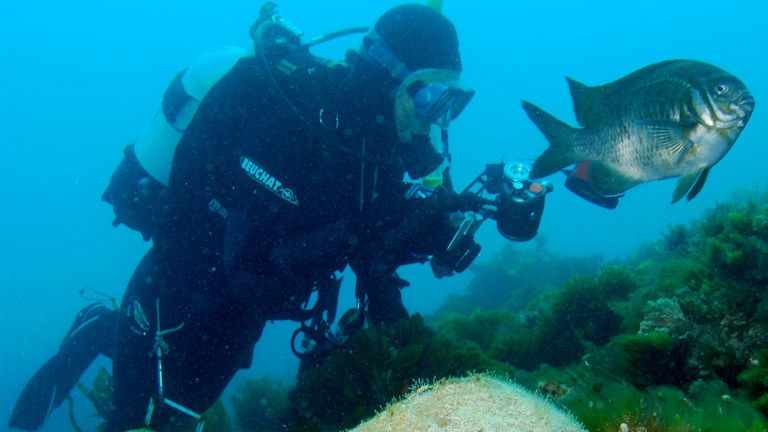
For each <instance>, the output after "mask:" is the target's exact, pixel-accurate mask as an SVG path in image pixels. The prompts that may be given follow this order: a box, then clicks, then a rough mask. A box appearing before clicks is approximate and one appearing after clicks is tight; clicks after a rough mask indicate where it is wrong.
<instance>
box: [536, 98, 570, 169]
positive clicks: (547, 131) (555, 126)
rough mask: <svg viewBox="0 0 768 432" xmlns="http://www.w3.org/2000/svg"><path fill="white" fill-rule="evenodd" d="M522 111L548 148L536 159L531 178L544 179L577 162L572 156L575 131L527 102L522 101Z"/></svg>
mask: <svg viewBox="0 0 768 432" xmlns="http://www.w3.org/2000/svg"><path fill="white" fill-rule="evenodd" d="M523 109H524V110H525V112H526V113H527V114H528V117H530V118H531V120H533V123H534V124H535V125H536V127H538V128H539V130H540V131H541V132H542V133H543V134H544V136H545V137H546V138H547V141H549V148H548V149H547V150H546V151H545V152H544V153H542V154H541V156H539V157H538V158H536V162H535V163H534V164H533V170H532V171H531V177H533V178H541V177H545V176H548V175H550V174H552V173H554V172H556V171H558V170H560V169H562V168H565V167H567V166H568V165H571V164H574V163H576V162H578V161H577V160H576V157H575V156H574V154H573V139H574V136H575V134H576V129H574V128H572V127H570V126H568V125H567V124H565V123H563V122H562V121H560V120H558V119H556V118H555V117H554V116H553V115H552V114H549V113H548V112H546V111H544V110H543V109H541V108H539V107H537V106H536V105H534V104H532V103H530V102H528V101H523Z"/></svg>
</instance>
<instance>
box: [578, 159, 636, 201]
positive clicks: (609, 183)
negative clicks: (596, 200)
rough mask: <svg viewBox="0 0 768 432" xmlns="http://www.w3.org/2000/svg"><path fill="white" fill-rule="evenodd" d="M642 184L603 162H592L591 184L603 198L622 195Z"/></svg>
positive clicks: (590, 168)
mask: <svg viewBox="0 0 768 432" xmlns="http://www.w3.org/2000/svg"><path fill="white" fill-rule="evenodd" d="M642 183H643V182H639V181H637V180H635V179H633V178H630V177H628V176H626V175H625V174H624V173H623V172H621V171H620V170H618V169H616V168H614V167H613V166H611V165H608V164H606V163H603V162H592V164H591V165H590V166H589V184H590V186H592V188H593V189H594V190H595V191H596V192H597V193H599V194H600V195H602V196H616V195H621V194H623V193H624V192H626V191H628V190H630V189H632V188H634V187H637V186H639V185H640V184H642Z"/></svg>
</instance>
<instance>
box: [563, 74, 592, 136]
mask: <svg viewBox="0 0 768 432" xmlns="http://www.w3.org/2000/svg"><path fill="white" fill-rule="evenodd" d="M566 79H567V80H568V87H569V88H570V90H571V99H573V111H574V112H575V113H576V120H578V122H579V124H580V125H582V126H584V127H594V123H595V122H594V121H593V119H591V118H590V112H591V111H592V108H593V107H594V104H595V103H596V100H597V99H598V98H599V97H600V94H601V91H600V88H599V87H590V86H588V85H586V84H583V83H580V82H578V81H576V80H575V79H573V78H571V77H566ZM594 120H596V121H597V120H599V119H594Z"/></svg>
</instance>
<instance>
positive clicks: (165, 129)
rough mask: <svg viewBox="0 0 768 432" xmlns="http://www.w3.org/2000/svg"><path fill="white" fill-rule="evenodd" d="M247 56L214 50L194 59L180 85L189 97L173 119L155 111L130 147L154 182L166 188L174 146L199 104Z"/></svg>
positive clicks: (238, 51)
mask: <svg viewBox="0 0 768 432" xmlns="http://www.w3.org/2000/svg"><path fill="white" fill-rule="evenodd" d="M249 55H253V48H250V49H243V48H240V47H231V46H225V47H220V48H216V49H213V50H211V51H208V52H206V53H205V54H203V55H201V56H200V57H198V58H197V59H195V61H194V62H192V64H191V65H190V66H189V68H188V69H187V70H186V71H185V72H184V74H183V75H182V77H181V84H182V86H183V87H184V91H185V92H186V93H187V95H189V98H188V99H187V101H186V103H185V104H184V105H183V106H182V108H181V109H180V110H179V113H178V115H177V116H176V118H175V120H174V121H173V122H170V121H169V120H168V119H167V118H166V116H165V114H164V113H163V110H162V109H161V110H159V111H158V112H157V114H156V115H155V117H154V118H153V119H152V122H150V123H149V125H148V126H147V128H146V129H145V130H144V131H143V132H142V133H141V135H139V138H138V139H136V143H135V144H134V148H135V152H136V159H138V161H139V163H140V164H141V166H142V167H143V168H144V169H145V170H146V171H147V172H148V173H149V174H150V175H151V176H152V177H154V178H155V180H157V181H159V182H160V183H162V184H164V185H166V186H167V185H168V178H169V177H170V174H171V164H172V162H173V154H174V152H175V151H176V145H177V144H178V143H179V141H180V140H181V137H182V135H184V131H185V130H186V129H187V126H189V123H190V122H191V121H192V118H193V117H194V116H195V113H197V108H198V106H199V105H200V102H201V101H202V100H203V98H204V97H205V95H206V94H207V93H208V91H209V90H210V89H211V87H213V85H214V84H216V82H217V81H219V80H220V79H221V78H222V77H223V76H224V75H225V74H226V73H227V72H229V70H230V69H232V67H233V66H234V65H235V63H237V61H238V60H239V59H240V58H241V57H245V56H249Z"/></svg>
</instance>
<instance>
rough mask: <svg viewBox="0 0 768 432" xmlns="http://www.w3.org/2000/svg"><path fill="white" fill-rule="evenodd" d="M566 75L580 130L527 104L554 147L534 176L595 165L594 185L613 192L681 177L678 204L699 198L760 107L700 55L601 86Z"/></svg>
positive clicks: (604, 192)
mask: <svg viewBox="0 0 768 432" xmlns="http://www.w3.org/2000/svg"><path fill="white" fill-rule="evenodd" d="M566 79H567V80H568V85H569V88H570V92H571V98H572V99H573V106H574V111H575V113H576V120H577V121H578V123H579V125H580V126H582V127H581V128H577V127H572V126H570V125H568V124H566V123H565V122H563V121H561V120H559V119H557V118H556V117H555V116H553V115H552V114H550V113H548V112H546V111H544V110H543V109H541V108H539V107H538V106H536V105H534V104H533V103H531V102H528V101H525V100H524V101H523V109H524V110H525V112H526V114H528V117H530V119H531V120H532V121H533V123H534V124H535V125H536V126H537V127H538V128H539V130H540V131H541V132H542V133H543V134H544V136H545V137H546V139H547V140H548V141H549V144H550V145H549V147H548V148H547V149H546V150H545V151H544V152H543V153H542V154H541V155H540V156H539V157H538V158H536V160H535V162H534V164H533V169H532V171H531V177H532V178H542V177H546V176H548V175H550V174H552V173H555V172H557V171H559V170H562V169H563V168H565V167H568V166H570V165H574V164H578V163H581V162H590V163H589V179H588V181H589V185H590V186H591V187H592V188H593V189H594V190H595V192H597V193H598V194H600V195H602V196H606V197H609V196H621V195H622V194H624V193H625V192H627V191H629V190H631V189H633V188H635V187H637V186H639V185H641V184H643V183H646V182H649V181H654V180H664V179H669V178H675V177H676V178H677V179H678V182H677V186H676V187H675V190H674V192H673V196H672V203H675V202H677V201H679V200H680V199H681V198H683V197H684V196H687V198H688V200H691V199H693V198H694V197H695V196H696V195H697V194H698V193H699V192H700V191H701V188H702V187H703V186H704V182H705V181H706V178H707V175H708V174H709V171H710V169H711V168H712V167H713V166H714V165H715V164H717V163H718V162H719V161H720V160H721V159H722V158H723V157H724V156H725V154H726V153H728V151H729V150H730V149H731V147H732V146H733V144H734V143H735V142H736V139H737V138H738V137H739V135H740V134H741V131H742V130H743V129H744V127H745V126H746V124H747V122H748V121H749V118H750V116H751V115H752V112H753V110H754V108H755V99H754V97H753V96H752V94H751V93H750V92H749V90H748V89H747V87H746V85H745V84H744V83H743V82H742V81H741V80H740V79H739V78H737V77H735V76H734V75H732V74H730V73H728V72H726V71H724V70H723V69H720V68H719V67H717V66H714V65H711V64H708V63H705V62H702V61H698V60H688V59H677V60H666V61H662V62H659V63H654V64H652V65H649V66H645V67H643V68H641V69H638V70H636V71H634V72H632V73H630V74H628V75H626V76H624V77H622V78H619V79H618V80H616V81H613V82H610V83H607V84H604V85H601V86H588V85H585V84H583V83H580V82H578V81H576V80H574V79H572V78H570V77H566Z"/></svg>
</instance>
